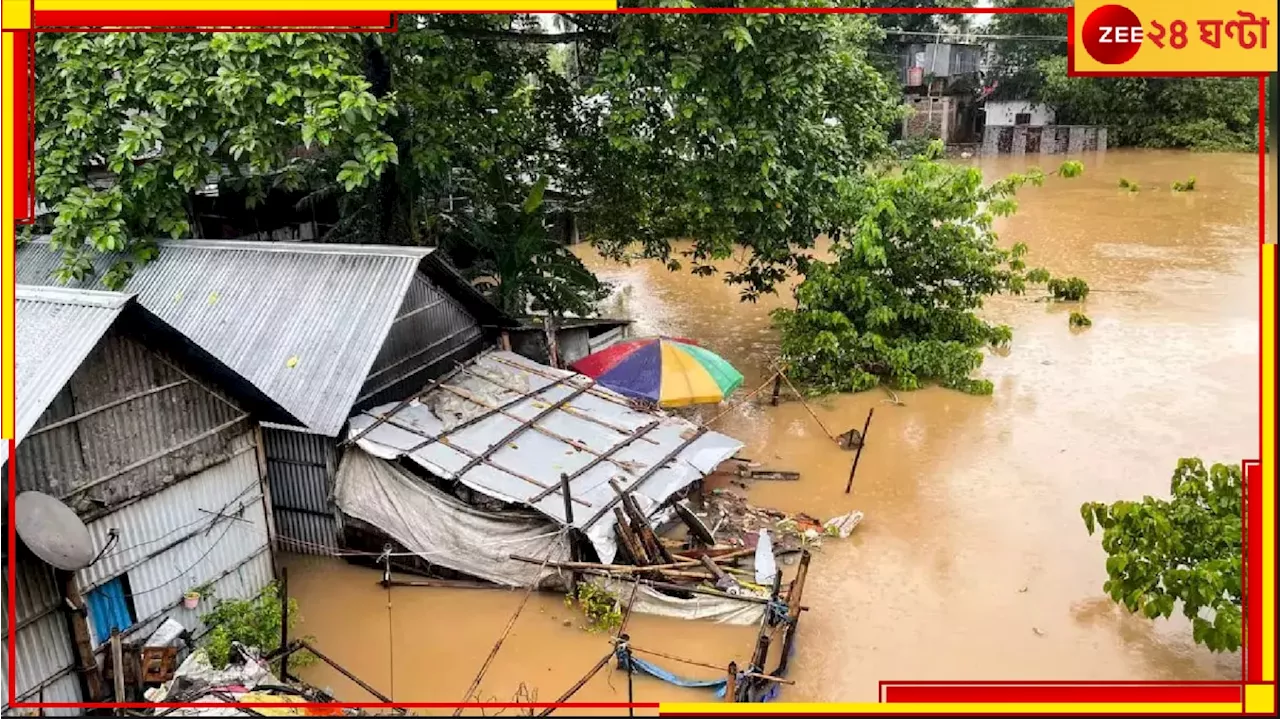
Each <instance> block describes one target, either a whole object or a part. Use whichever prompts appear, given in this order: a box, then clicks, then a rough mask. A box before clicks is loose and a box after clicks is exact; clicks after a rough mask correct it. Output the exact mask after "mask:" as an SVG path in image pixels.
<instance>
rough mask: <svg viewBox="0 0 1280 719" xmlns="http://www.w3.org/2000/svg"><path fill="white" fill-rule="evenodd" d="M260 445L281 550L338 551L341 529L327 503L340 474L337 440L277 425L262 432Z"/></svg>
mask: <svg viewBox="0 0 1280 719" xmlns="http://www.w3.org/2000/svg"><path fill="white" fill-rule="evenodd" d="M262 440H263V449H264V451H265V453H266V458H267V481H268V482H269V483H270V488H271V504H272V508H273V513H274V516H275V525H276V536H277V539H278V540H279V542H280V545H279V546H280V549H281V550H284V551H289V552H298V553H302V554H327V553H329V552H332V551H336V550H337V549H338V529H339V524H338V519H337V516H336V514H335V512H334V510H333V509H332V505H331V503H330V502H329V497H330V495H331V493H332V491H333V476H334V474H335V473H336V472H337V469H338V449H337V444H336V442H335V440H334V439H333V438H331V437H325V436H322V435H318V434H312V433H311V432H307V431H305V430H302V429H291V428H288V427H280V426H277V425H269V426H264V427H263V428H262Z"/></svg>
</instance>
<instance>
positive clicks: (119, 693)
mask: <svg viewBox="0 0 1280 719" xmlns="http://www.w3.org/2000/svg"><path fill="white" fill-rule="evenodd" d="M111 683H112V684H113V685H115V700H116V702H117V703H120V704H123V703H124V701H125V696H124V644H123V643H122V642H121V641H120V630H119V629H112V630H111ZM116 714H117V715H122V714H124V711H123V710H122V709H116Z"/></svg>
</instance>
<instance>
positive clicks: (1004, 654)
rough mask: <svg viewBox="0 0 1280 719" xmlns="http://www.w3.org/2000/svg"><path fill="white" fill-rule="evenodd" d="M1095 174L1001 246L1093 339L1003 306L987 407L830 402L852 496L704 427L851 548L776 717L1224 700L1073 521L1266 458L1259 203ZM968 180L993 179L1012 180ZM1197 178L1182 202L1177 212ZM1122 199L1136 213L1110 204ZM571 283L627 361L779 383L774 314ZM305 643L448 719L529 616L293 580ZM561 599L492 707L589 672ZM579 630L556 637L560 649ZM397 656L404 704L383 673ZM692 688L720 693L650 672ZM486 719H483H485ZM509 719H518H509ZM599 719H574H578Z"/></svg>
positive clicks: (833, 564)
mask: <svg viewBox="0 0 1280 719" xmlns="http://www.w3.org/2000/svg"><path fill="white" fill-rule="evenodd" d="M1083 159H1084V161H1085V165H1086V171H1085V174H1084V175H1083V176H1082V177H1079V178H1075V179H1072V180H1062V179H1058V178H1051V179H1050V180H1049V181H1048V182H1046V184H1045V186H1044V187H1043V188H1031V189H1028V190H1025V191H1024V192H1023V193H1022V194H1021V195H1020V197H1019V203H1020V210H1019V212H1018V214H1017V215H1016V216H1015V217H1013V218H1010V219H1008V220H1005V221H1003V225H1002V226H1001V228H1000V232H1001V238H1002V241H1004V242H1008V243H1013V242H1017V241H1021V242H1025V243H1026V244H1027V245H1028V246H1029V247H1030V249H1031V254H1030V265H1031V266H1044V267H1046V268H1048V269H1049V270H1050V271H1051V272H1053V273H1054V274H1063V275H1068V274H1074V275H1079V276H1081V277H1084V278H1086V279H1087V280H1088V281H1089V283H1090V284H1091V286H1092V287H1093V288H1094V291H1093V294H1091V295H1090V296H1089V299H1088V302H1087V308H1086V312H1087V314H1088V315H1089V316H1090V317H1091V318H1092V319H1093V326H1092V327H1091V328H1089V329H1088V330H1086V331H1083V332H1077V333H1073V332H1071V331H1070V330H1069V329H1068V327H1067V314H1068V311H1069V310H1068V308H1067V307H1052V306H1048V305H1046V304H1044V303H1037V302H1034V301H1032V299H1031V298H1029V297H1024V298H997V299H996V300H995V301H992V302H990V303H989V305H988V307H987V308H986V314H987V315H988V316H989V317H990V318H992V319H994V320H997V321H1000V322H1005V323H1008V324H1010V325H1011V326H1012V327H1013V328H1014V342H1013V345H1012V350H1011V352H1009V353H1008V355H1007V356H992V357H989V358H988V360H987V363H986V366H985V367H984V368H983V370H982V373H983V374H984V375H985V376H987V377H988V378H990V379H992V380H993V381H994V383H995V387H996V391H995V394H994V396H991V397H970V396H965V395H962V394H958V393H955V392H951V391H946V390H940V389H928V390H923V391H919V392H912V393H904V394H902V395H901V397H900V399H901V400H902V401H903V402H904V403H905V406H895V405H892V404H890V403H888V402H886V401H885V400H886V399H887V394H886V393H884V392H882V391H879V390H877V391H872V392H866V393H863V394H860V395H854V396H840V397H835V398H829V399H827V400H823V401H820V402H818V403H816V404H815V405H814V411H815V412H816V413H817V415H818V416H819V417H820V418H821V419H822V421H823V422H824V423H825V424H826V425H827V426H829V427H830V428H832V429H833V430H834V431H837V432H842V431H844V430H846V429H848V428H850V427H854V426H858V427H860V426H861V425H862V422H863V420H864V418H865V416H866V414H867V410H868V409H869V408H872V407H874V408H875V420H874V423H873V424H872V427H871V430H870V432H869V433H868V443H867V447H866V449H865V451H864V454H863V457H862V460H861V464H860V466H859V469H858V474H857V481H856V483H855V486H854V490H853V493H852V494H850V495H845V494H844V493H843V489H844V484H845V481H846V479H847V477H848V474H849V465H850V460H851V455H850V454H849V453H847V452H844V451H842V450H840V449H839V448H837V447H836V446H835V445H834V444H833V443H832V442H831V441H830V440H828V439H827V438H826V437H825V436H824V435H823V433H822V430H821V429H820V428H819V427H818V426H817V425H816V423H815V422H814V421H813V420H812V419H811V418H810V417H809V415H808V414H807V412H806V411H805V409H804V407H803V406H802V405H801V404H800V403H798V402H788V403H784V404H783V405H782V406H779V407H776V408H774V407H769V406H767V403H766V404H764V405H755V404H752V405H748V406H745V407H743V408H741V409H737V410H734V411H732V412H730V413H728V414H726V415H725V416H724V417H723V418H722V419H720V420H719V421H718V422H717V423H716V425H715V427H716V429H718V430H719V431H722V432H725V433H728V434H731V435H733V436H735V437H737V438H739V439H741V440H742V441H744V442H745V443H746V444H747V448H746V449H745V450H744V452H743V454H744V455H745V456H749V457H752V458H753V459H756V460H757V461H759V462H762V463H764V464H766V465H768V466H771V467H776V468H780V469H793V470H798V471H800V472H801V473H802V475H803V476H802V479H801V480H800V481H799V482H772V483H770V482H760V483H758V484H756V485H755V486H754V487H753V488H752V490H751V491H752V498H753V501H755V502H756V503H759V504H765V505H772V506H776V507H779V508H782V509H786V510H790V511H804V512H807V513H809V514H812V515H815V516H818V517H823V518H825V517H829V516H835V515H837V514H842V513H844V512H846V511H849V510H851V509H858V510H861V511H863V512H864V513H865V514H866V520H865V521H864V522H863V524H862V525H861V526H859V528H858V529H857V530H856V531H855V533H854V535H853V536H852V537H851V538H850V539H848V540H844V541H838V540H837V541H828V542H827V543H826V544H825V545H824V546H823V547H822V548H821V550H820V551H819V552H818V553H817V554H816V555H815V557H814V561H813V570H812V571H811V573H810V580H809V584H808V586H807V587H806V590H805V601H806V603H807V604H809V605H811V607H812V609H811V611H809V612H808V613H806V614H805V615H804V617H803V619H802V622H801V631H800V635H799V639H798V646H797V655H796V659H795V661H794V662H793V664H792V666H793V673H792V675H791V676H792V677H793V678H794V679H795V680H796V684H795V685H794V686H787V687H784V689H783V694H782V698H783V699H784V700H787V701H824V700H826V701H836V700H845V701H875V700H876V699H877V691H878V690H877V682H878V681H879V680H892V679H899V680H909V679H911V680H927V679H936V680H943V679H1161V680H1170V679H1228V678H1238V677H1239V674H1240V658H1239V656H1238V655H1226V656H1214V655H1212V654H1210V653H1209V652H1207V651H1205V650H1202V649H1199V648H1196V647H1195V646H1194V645H1193V644H1192V642H1191V634H1190V628H1189V626H1188V625H1187V624H1186V622H1184V621H1180V620H1179V619H1178V618H1177V617H1176V616H1175V619H1174V620H1171V621H1162V622H1158V623H1152V622H1149V621H1146V620H1143V619H1139V618H1135V617H1130V616H1127V615H1125V614H1124V613H1123V612H1122V611H1120V610H1117V609H1116V608H1115V607H1114V606H1113V605H1112V604H1111V603H1110V601H1109V600H1107V599H1106V597H1105V596H1104V595H1103V594H1102V591H1101V585H1102V582H1103V581H1104V579H1105V578H1106V577H1105V570H1104V567H1103V561H1104V559H1105V555H1104V553H1103V552H1102V550H1101V548H1100V547H1099V544H1098V538H1097V537H1090V536H1088V534H1087V533H1086V532H1085V530H1084V527H1083V525H1082V522H1081V521H1080V516H1079V506H1080V504H1081V503H1082V502H1085V501H1091V500H1100V501H1110V500H1115V499H1119V498H1137V497H1141V496H1142V495H1143V494H1164V493H1166V492H1167V491H1168V484H1169V476H1170V474H1171V472H1172V470H1173V467H1174V465H1175V464H1176V462H1177V460H1178V458H1179V457H1181V456H1187V455H1198V456H1201V457H1203V458H1205V459H1206V460H1207V461H1210V460H1213V461H1232V462H1234V461H1238V460H1240V459H1242V458H1246V457H1253V456H1256V454H1257V453H1258V426H1259V422H1258V400H1257V397H1258V379H1259V378H1258V294H1257V293H1258V250H1257V242H1258V224H1257V222H1258V218H1257V207H1258V191H1257V167H1258V164H1257V159H1256V157H1254V156H1249V155H1198V154H1185V153H1175V152H1138V151H1133V152H1130V151H1112V152H1110V153H1108V154H1106V155H1105V156H1101V157H1085V158H1083ZM1029 164H1030V162H1029V161H1027V160H1023V159H1021V158H1000V159H995V160H984V161H983V162H982V163H981V166H982V169H983V170H984V172H985V173H986V174H987V176H988V178H991V177H994V176H996V175H1000V174H1004V173H1008V172H1013V171H1018V170H1022V169H1025V168H1026V167H1027V166H1028V165H1029ZM1189 175H1195V176H1196V178H1197V190H1196V192H1194V193H1189V194H1174V193H1172V192H1170V191H1169V189H1168V188H1169V185H1170V183H1172V182H1173V181H1174V180H1181V179H1185V178H1186V177H1188V176H1189ZM1120 177H1126V178H1128V179H1130V180H1132V181H1135V182H1137V183H1138V184H1139V185H1140V186H1141V187H1142V188H1143V190H1142V191H1141V192H1139V193H1137V194H1134V195H1131V194H1128V193H1125V192H1122V191H1120V190H1119V189H1117V181H1118V179H1119V178H1120ZM581 254H582V256H583V257H584V259H585V260H586V261H587V262H588V264H589V265H590V266H591V267H592V268H593V269H594V270H596V271H597V272H598V273H599V274H600V275H602V276H603V277H604V278H605V279H607V280H609V281H611V282H613V283H615V284H616V285H617V288H618V290H617V294H616V296H615V298H614V299H613V300H612V301H611V303H610V309H611V310H613V311H614V313H615V314H616V313H619V312H621V313H625V315H626V316H629V317H631V318H633V319H635V320H636V327H635V331H636V333H637V334H658V333H662V334H671V335H683V336H688V337H693V338H696V339H698V340H700V341H701V342H702V343H704V344H705V345H706V346H707V347H709V348H711V349H713V350H715V351H716V352H719V353H720V354H721V355H723V356H724V357H725V358H726V359H728V360H729V361H730V362H732V363H733V364H734V365H735V366H737V367H738V368H739V369H740V370H741V371H742V372H743V374H744V375H745V376H746V383H745V388H746V389H748V390H749V389H754V388H755V387H756V386H758V385H759V384H761V383H762V382H763V381H765V380H766V379H767V378H768V377H769V376H770V370H769V365H770V362H771V361H772V359H773V357H774V356H775V352H776V334H775V333H774V331H773V329H772V328H771V327H770V323H769V318H768V312H769V310H771V309H773V308H774V307H777V306H780V305H782V304H784V303H787V304H789V302H790V300H789V297H777V298H770V299H768V300H766V301H762V302H760V303H759V304H757V305H750V304H740V303H739V302H738V299H737V294H736V292H735V291H734V290H733V289H732V288H730V287H727V286H725V285H724V284H722V283H720V282H719V281H717V280H716V279H700V278H696V277H693V276H691V275H690V274H688V273H687V272H685V273H679V274H673V273H670V272H667V271H666V270H665V269H664V268H663V267H662V266H660V265H658V264H657V263H647V262H646V263H636V264H633V265H631V266H620V265H616V264H612V263H609V262H605V261H603V260H601V259H600V258H599V257H597V256H595V255H594V254H593V253H592V251H591V250H590V249H587V248H583V250H582V253H581ZM289 565H290V567H291V572H290V585H291V586H290V589H291V593H292V594H293V595H294V596H296V597H297V598H298V600H299V603H300V605H301V612H302V614H303V615H304V622H303V624H302V626H301V627H300V628H299V631H300V633H302V634H310V635H313V636H314V637H315V638H316V640H317V642H318V646H320V647H322V648H323V649H324V650H325V651H326V652H327V653H328V654H329V655H330V656H332V657H334V658H336V659H338V660H339V661H342V662H343V663H344V664H346V665H347V666H348V667H349V668H351V669H352V670H353V671H355V672H356V673H357V674H359V675H360V676H361V677H363V678H364V679H366V680H367V681H369V682H370V683H372V684H373V685H375V686H377V687H379V688H381V689H382V690H384V691H388V690H391V691H393V692H394V698H395V699H397V700H401V701H419V702H429V701H456V700H458V699H460V698H461V697H462V695H463V693H464V692H465V690H466V687H467V686H468V685H469V684H470V682H471V680H472V678H473V677H474V676H475V672H476V671H477V669H478V668H479V667H480V665H481V664H482V663H483V662H484V659H485V657H486V656H487V655H488V653H489V650H490V648H491V647H492V644H493V642H494V640H495V639H496V638H497V637H498V636H499V635H500V634H501V633H502V630H503V628H504V627H505V626H506V623H507V621H508V619H509V617H510V616H511V613H512V611H513V610H514V609H515V607H516V605H517V604H518V603H519V601H520V597H521V594H520V593H519V592H508V591H504V590H460V589H418V588H397V589H394V590H393V592H392V594H391V596H390V600H389V601H390V611H389V612H388V609H387V607H388V595H387V593H386V591H385V590H384V589H382V588H381V587H380V586H378V584H377V580H378V578H379V575H378V574H377V573H376V572H374V571H373V570H369V569H361V568H358V567H354V566H348V565H346V564H343V563H342V562H341V561H339V560H335V559H318V558H300V557H292V558H290V559H289ZM575 619H576V617H575V615H574V614H573V613H572V612H570V611H568V610H567V609H566V608H565V607H564V605H563V603H562V601H561V600H560V598H558V597H555V596H549V595H543V596H535V597H534V598H533V599H532V600H531V601H530V604H529V606H528V607H526V608H525V610H524V613H523V615H522V617H521V618H520V620H519V621H518V622H517V624H516V625H515V629H514V632H513V633H512V636H511V638H510V639H508V640H507V642H506V644H505V646H504V647H503V649H502V651H501V652H500V653H499V654H498V656H497V658H496V660H495V661H494V663H493V665H492V668H491V669H490V670H489V672H488V674H487V676H486V679H485V681H484V683H483V684H482V688H481V692H480V695H481V697H482V698H483V699H486V700H494V701H510V700H512V699H513V698H514V697H515V696H516V695H517V692H518V691H520V685H521V684H522V683H523V684H524V685H525V687H527V688H528V689H529V690H532V691H533V692H535V693H536V697H537V698H538V699H539V700H541V701H551V700H553V699H554V698H555V697H556V696H557V695H559V694H560V693H561V692H562V691H564V690H565V689H566V688H567V687H569V686H570V685H571V684H572V683H573V682H574V681H575V680H576V679H577V678H578V677H580V676H581V675H582V674H583V673H584V672H585V671H586V670H587V669H588V668H590V667H591V665H592V664H593V663H594V662H595V661H596V660H597V659H598V658H599V657H600V656H602V655H603V654H604V653H605V652H607V651H608V649H609V645H608V642H607V639H606V638H605V637H604V636H601V635H592V634H589V633H587V632H585V631H582V630H581V629H579V628H577V627H576V626H572V625H573V624H574V622H573V620H575ZM566 622H568V623H569V624H570V625H571V626H565V623H566ZM629 630H630V634H631V636H632V640H633V644H634V645H635V646H638V647H641V648H645V649H656V650H658V651H665V652H671V653H675V654H679V655H682V656H685V657H689V658H692V659H697V660H700V661H703V662H705V663H708V664H713V665H717V666H723V665H725V664H727V663H728V661H729V660H730V659H736V660H737V661H738V662H739V663H740V665H741V664H742V663H744V662H745V660H746V659H747V658H748V657H749V655H750V652H751V645H752V641H753V638H754V630H753V629H752V628H750V627H747V628H742V627H724V626H717V625H709V624H706V623H699V622H681V621H677V620H666V619H658V618H654V617H647V616H639V615H637V616H636V617H633V619H632V623H631V625H630V628H629ZM392 656H394V667H395V670H394V676H393V675H392V674H391V672H390V671H389V665H390V664H391V662H392ZM658 661H659V663H662V664H664V666H667V668H669V669H671V670H673V671H677V672H679V673H682V674H684V675H686V676H692V677H711V676H714V675H716V672H713V671H711V670H709V669H701V668H698V667H687V666H680V665H675V664H671V663H670V662H664V661H662V660H658ZM304 675H305V676H307V677H309V678H310V679H312V680H313V681H315V682H316V683H318V684H320V685H322V686H324V685H328V686H331V687H332V688H333V689H334V691H336V692H337V693H338V695H339V696H340V697H342V698H344V699H350V700H367V699H368V697H367V695H364V694H363V692H361V691H360V690H359V689H357V688H355V687H354V685H352V684H350V683H349V682H347V681H346V680H344V679H342V678H341V677H339V676H337V675H336V674H334V673H333V672H331V671H329V670H328V669H327V668H323V667H314V668H309V669H307V670H306V671H305V672H304ZM626 695H627V683H626V679H625V676H623V675H620V674H618V673H616V672H614V673H612V674H609V673H605V672H602V673H601V674H600V675H597V678H596V679H595V680H593V681H592V682H590V683H589V684H588V685H587V686H586V687H585V688H584V689H583V690H582V691H581V692H579V694H578V695H577V696H576V697H575V699H576V700H581V701H626ZM635 696H636V700H637V701H711V700H712V698H711V695H710V693H709V692H707V691H705V690H693V689H678V688H674V687H671V686H669V685H667V684H662V683H659V682H657V681H654V680H650V679H643V678H641V679H637V680H636V683H635ZM491 713H492V712H491ZM508 713H510V712H508ZM581 713H589V712H581Z"/></svg>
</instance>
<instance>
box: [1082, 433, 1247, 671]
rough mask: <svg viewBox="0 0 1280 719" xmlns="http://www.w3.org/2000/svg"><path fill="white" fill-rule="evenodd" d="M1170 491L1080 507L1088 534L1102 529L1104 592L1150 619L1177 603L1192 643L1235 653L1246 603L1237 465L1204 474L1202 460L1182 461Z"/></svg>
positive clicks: (1165, 614)
mask: <svg viewBox="0 0 1280 719" xmlns="http://www.w3.org/2000/svg"><path fill="white" fill-rule="evenodd" d="M1169 494H1170V498H1169V499H1158V498H1154V497H1143V498H1142V501H1140V502H1136V501H1129V500H1123V501H1119V502H1114V503H1112V504H1110V505H1107V504H1102V503H1099V502H1090V503H1086V504H1084V505H1083V506H1081V507H1080V515H1081V516H1082V517H1083V518H1084V523H1085V527H1086V528H1087V529H1088V530H1089V534H1093V533H1094V531H1095V529H1096V528H1099V527H1100V528H1101V529H1102V548H1103V549H1104V550H1106V552H1107V576H1108V579H1107V581H1106V582H1104V583H1103V585H1102V590H1103V591H1105V592H1106V593H1107V594H1108V595H1109V596H1110V597H1111V599H1112V600H1113V601H1115V602H1117V603H1118V604H1121V605H1123V606H1124V607H1125V608H1126V609H1128V610H1129V611H1130V612H1141V613H1142V614H1143V615H1144V616H1146V617H1148V618H1151V619H1155V618H1157V617H1165V618H1168V617H1169V616H1170V615H1172V614H1173V612H1174V610H1175V609H1177V608H1179V605H1180V607H1181V611H1182V614H1183V615H1184V616H1186V617H1187V618H1188V619H1190V620H1191V630H1192V638H1193V639H1194V640H1195V642H1196V643H1197V644H1203V645H1204V646H1206V647H1208V648H1209V649H1210V650H1212V651H1215V652H1220V651H1228V652H1234V651H1236V650H1237V649H1239V648H1240V637H1241V602H1242V598H1243V592H1242V584H1241V564H1242V562H1241V558H1242V545H1241V541H1242V535H1241V529H1242V520H1241V517H1242V515H1241V503H1242V502H1243V497H1244V485H1243V481H1242V474H1241V470H1240V465H1235V464H1233V465H1222V464H1215V465H1213V466H1212V467H1210V468H1207V469H1206V468H1205V466H1204V462H1203V461H1201V460H1200V459H1197V458H1190V459H1180V460H1178V466H1177V468H1176V469H1175V470H1174V473H1173V480H1172V482H1171V484H1170V488H1169Z"/></svg>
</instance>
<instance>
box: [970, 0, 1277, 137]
mask: <svg viewBox="0 0 1280 719" xmlns="http://www.w3.org/2000/svg"><path fill="white" fill-rule="evenodd" d="M995 5H996V6H997V7H1009V8H1028V7H1059V8H1068V7H1071V5H1072V2H1071V0H995ZM1067 31H1068V27H1067V15H1066V14H1045V13H1018V14H999V15H995V16H993V17H992V19H991V22H990V25H989V32H990V33H992V34H994V35H1000V36H1004V37H1003V38H1002V39H1000V40H997V41H996V43H995V51H996V55H997V60H996V62H995V64H994V67H993V68H992V72H991V73H990V77H989V78H988V80H989V81H994V82H995V83H997V87H996V91H995V94H994V97H995V98H996V99H1001V100H1027V99H1031V100H1034V101H1037V102H1043V103H1047V104H1049V105H1052V106H1053V107H1054V108H1055V110H1056V116H1057V122H1058V123H1060V124H1076V125H1105V126H1106V127H1107V129H1108V134H1107V144H1108V145H1110V146H1111V147H1173V148H1188V149H1192V150H1203V151H1214V152H1240V151H1253V150H1256V149H1257V140H1258V137H1257V136H1258V99H1257V96H1258V85H1257V81H1256V80H1254V79H1253V78H1084V77H1074V78H1069V77H1067V72H1066V66H1067V42H1066V40H1067ZM1046 37H1059V38H1062V40H1061V41H1060V42H1055V41H1053V40H1046V39H1045V38H1046Z"/></svg>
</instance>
